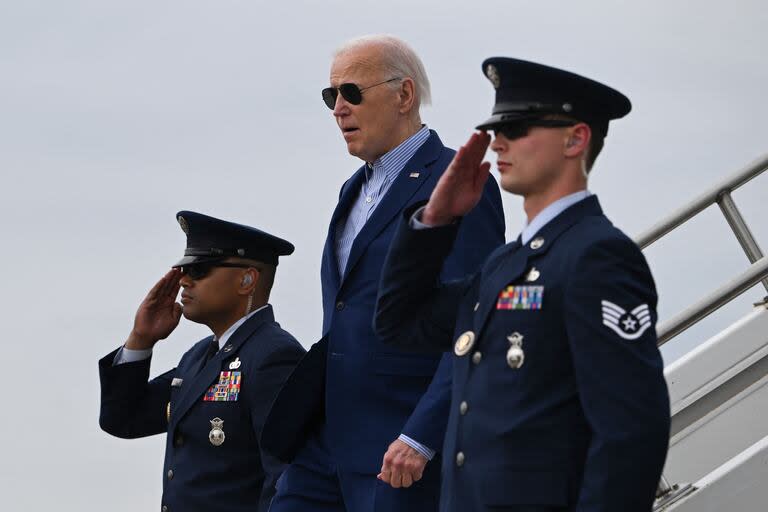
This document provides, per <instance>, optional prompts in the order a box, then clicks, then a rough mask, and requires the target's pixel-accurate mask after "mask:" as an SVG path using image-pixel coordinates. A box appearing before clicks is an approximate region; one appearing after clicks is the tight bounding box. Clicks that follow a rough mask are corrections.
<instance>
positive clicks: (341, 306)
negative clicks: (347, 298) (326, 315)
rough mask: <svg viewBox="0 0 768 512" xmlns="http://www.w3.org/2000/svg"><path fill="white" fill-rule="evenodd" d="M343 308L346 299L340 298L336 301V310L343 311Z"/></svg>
mask: <svg viewBox="0 0 768 512" xmlns="http://www.w3.org/2000/svg"><path fill="white" fill-rule="evenodd" d="M342 309H344V301H341V300H340V301H339V302H337V303H336V311H341V310H342Z"/></svg>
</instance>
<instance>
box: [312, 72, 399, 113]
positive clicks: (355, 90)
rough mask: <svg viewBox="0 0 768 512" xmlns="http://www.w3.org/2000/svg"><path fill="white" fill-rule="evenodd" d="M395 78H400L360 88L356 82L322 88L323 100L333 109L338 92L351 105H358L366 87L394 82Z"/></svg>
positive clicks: (370, 87)
mask: <svg viewBox="0 0 768 512" xmlns="http://www.w3.org/2000/svg"><path fill="white" fill-rule="evenodd" d="M395 80H400V78H399V77H396V78H390V79H389V80H384V81H383V82H379V83H377V84H373V85H369V86H368V87H363V88H362V89H361V88H360V87H358V86H357V84H341V85H340V86H338V87H326V88H325V89H323V101H324V102H325V105H326V106H327V107H328V108H329V109H331V110H333V107H335V106H336V98H338V96H339V93H341V97H342V98H344V99H345V100H347V101H348V102H349V103H351V104H352V105H359V104H360V103H361V102H362V101H363V91H367V90H368V89H372V88H374V87H377V86H379V85H383V84H388V83H389V82H394V81H395Z"/></svg>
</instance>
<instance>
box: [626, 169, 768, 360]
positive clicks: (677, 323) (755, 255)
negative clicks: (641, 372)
mask: <svg viewBox="0 0 768 512" xmlns="http://www.w3.org/2000/svg"><path fill="white" fill-rule="evenodd" d="M766 170H768V154H767V155H763V156H762V157H761V158H758V159H756V160H755V161H753V162H752V163H750V164H749V165H747V166H746V167H744V168H743V169H740V170H739V171H737V172H736V173H734V174H733V175H731V176H729V177H728V178H726V179H725V180H723V181H722V182H720V183H718V184H717V185H715V186H714V187H712V188H710V189H709V190H707V191H706V192H705V193H703V194H701V195H699V196H698V197H697V198H695V199H694V200H692V201H691V202H690V203H688V204H687V205H686V206H684V207H682V208H679V209H678V210H677V211H675V212H673V213H672V214H671V215H669V216H667V217H666V218H665V219H662V220H661V221H660V222H658V223H656V225H654V226H652V227H651V228H650V229H648V230H647V231H645V232H644V233H643V234H641V235H640V236H639V237H637V238H636V239H635V242H636V243H637V245H639V246H640V248H642V249H645V248H646V247H648V246H649V245H651V244H652V243H653V242H655V241H656V240H658V239H660V238H661V237H663V236H664V235H666V234H667V233H669V232H670V231H672V230H673V229H675V228H677V227H679V226H680V225H682V224H684V223H685V222H686V221H688V220H690V219H691V218H693V217H695V216H696V215H697V214H699V213H701V212H702V211H703V210H705V209H706V208H708V207H710V206H712V205H713V204H717V205H718V206H719V207H720V211H721V212H722V213H723V216H724V217H725V219H726V220H727V221H728V225H729V226H730V227H731V230H732V231H733V233H734V235H735V236H736V239H737V240H738V242H739V245H741V247H742V249H743V250H744V253H745V254H746V255H747V258H748V259H749V261H750V262H751V263H752V265H751V266H750V267H749V268H748V269H747V271H745V272H744V273H743V274H741V275H740V276H738V277H737V278H735V279H733V280H732V281H731V282H730V283H727V284H726V285H724V286H721V287H720V288H718V289H717V290H715V292H713V293H712V294H710V295H709V296H707V297H706V298H704V299H702V300H700V301H699V302H697V303H696V304H694V305H693V306H691V307H689V308H687V309H685V310H684V311H683V312H681V313H679V314H678V315H675V316H674V317H673V318H671V319H670V320H668V321H666V322H664V323H663V324H662V325H660V326H659V329H658V331H659V336H658V339H659V345H662V344H664V343H666V342H667V341H669V340H670V339H671V338H673V337H674V336H676V335H678V334H680V333H681V332H683V331H685V330H686V329H688V328H689V327H690V326H692V325H693V324H695V323H696V322H698V321H699V320H701V319H703V318H704V317H706V316H707V315H709V314H711V313H712V312H714V311H715V310H717V309H718V308H720V307H721V306H724V305H725V304H727V303H728V302H730V301H731V300H733V299H734V298H736V297H738V296H739V295H741V294H742V293H744V292H745V291H747V290H748V289H749V288H751V287H752V286H754V285H755V284H757V283H758V282H761V281H762V283H763V286H764V287H765V289H766V291H768V267H766V265H765V262H764V261H763V262H762V263H759V264H758V262H760V261H762V260H763V259H764V258H763V252H762V250H761V249H760V246H759V245H758V243H757V240H755V237H754V236H753V235H752V232H751V231H750V229H749V226H748V225H747V222H746V221H745V220H744V217H743V216H742V215H741V212H739V209H738V208H737V207H736V203H735V202H734V201H733V197H732V192H733V191H734V190H736V189H737V188H739V187H741V186H742V185H744V184H745V183H747V182H748V181H750V180H751V179H753V178H755V177H757V176H759V175H760V174H762V173H763V172H764V171H766Z"/></svg>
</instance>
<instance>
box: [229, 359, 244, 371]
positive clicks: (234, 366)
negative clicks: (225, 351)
mask: <svg viewBox="0 0 768 512" xmlns="http://www.w3.org/2000/svg"><path fill="white" fill-rule="evenodd" d="M240 364H242V363H240V358H239V357H236V358H235V360H234V361H232V362H231V363H229V369H230V370H237V369H238V368H240Z"/></svg>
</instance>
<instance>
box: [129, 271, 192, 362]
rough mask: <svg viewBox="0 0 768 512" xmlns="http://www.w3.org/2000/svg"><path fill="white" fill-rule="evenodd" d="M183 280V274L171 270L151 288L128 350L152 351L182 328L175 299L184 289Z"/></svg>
mask: <svg viewBox="0 0 768 512" xmlns="http://www.w3.org/2000/svg"><path fill="white" fill-rule="evenodd" d="M180 280H181V271H180V270H178V269H171V270H170V271H169V272H168V273H167V274H165V275H164V276H163V277H162V279H160V280H159V281H158V282H157V284H155V286H153V287H152V289H151V290H150V291H149V293H148V294H147V296H146V297H145V298H144V300H143V301H142V303H141V305H140V306H139V309H138V311H136V318H135V319H134V321H133V330H132V331H131V334H130V335H129V336H128V340H127V341H126V342H125V347H126V348H129V349H134V350H143V349H148V348H152V347H153V346H154V345H155V343H157V342H158V341H160V340H162V339H165V338H167V337H168V335H169V334H171V332H173V330H174V329H175V328H176V326H177V325H179V320H180V319H181V310H182V308H181V304H179V303H178V302H176V296H177V295H178V293H179V288H180V286H181V285H180V284H179V281H180Z"/></svg>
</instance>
